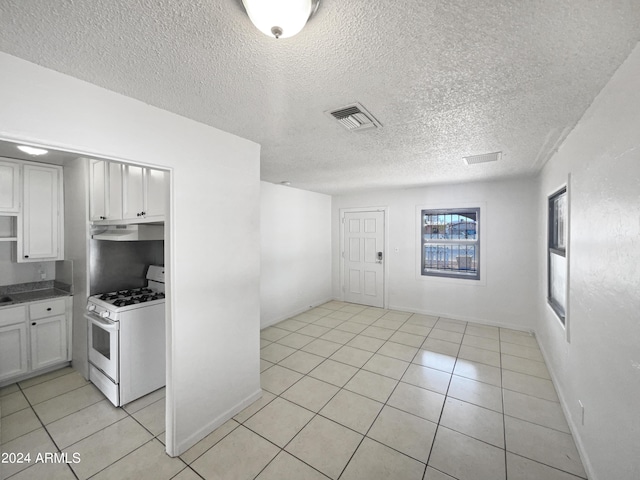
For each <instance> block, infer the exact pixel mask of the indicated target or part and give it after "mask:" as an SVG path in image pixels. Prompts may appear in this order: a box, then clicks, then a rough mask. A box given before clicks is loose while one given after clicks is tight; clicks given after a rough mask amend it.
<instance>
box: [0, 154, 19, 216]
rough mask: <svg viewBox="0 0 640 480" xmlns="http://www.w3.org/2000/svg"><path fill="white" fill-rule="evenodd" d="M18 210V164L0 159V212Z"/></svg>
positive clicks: (15, 212)
mask: <svg viewBox="0 0 640 480" xmlns="http://www.w3.org/2000/svg"><path fill="white" fill-rule="evenodd" d="M19 211H20V164H19V163H17V162H11V161H7V160H4V159H0V214H5V213H7V214H17V213H18V212H19Z"/></svg>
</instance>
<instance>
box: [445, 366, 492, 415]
mask: <svg viewBox="0 0 640 480" xmlns="http://www.w3.org/2000/svg"><path fill="white" fill-rule="evenodd" d="M501 393H502V392H501V390H500V388H498V387H495V386H493V385H489V384H488V383H482V382H476V381H475V380H470V379H468V378H464V377H458V376H457V375H454V376H453V377H451V383H450V384H449V391H448V392H447V394H448V395H449V396H450V397H453V398H457V399H458V400H463V401H465V402H468V403H473V404H474V405H478V406H480V407H484V408H488V409H490V410H493V411H495V412H499V413H502V395H501Z"/></svg>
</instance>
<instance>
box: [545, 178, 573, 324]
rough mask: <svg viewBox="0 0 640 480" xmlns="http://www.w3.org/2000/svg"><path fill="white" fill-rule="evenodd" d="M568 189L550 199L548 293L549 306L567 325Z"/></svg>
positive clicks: (560, 191)
mask: <svg viewBox="0 0 640 480" xmlns="http://www.w3.org/2000/svg"><path fill="white" fill-rule="evenodd" d="M567 215H568V209H567V189H566V187H565V188H563V189H561V190H559V191H558V192H556V193H554V194H553V195H551V196H550V197H549V245H548V252H549V253H548V265H547V270H548V277H549V278H548V280H549V281H548V293H547V299H548V301H549V305H551V308H553V310H554V311H555V312H556V314H557V315H558V317H559V318H560V321H561V322H562V324H563V325H564V324H565V316H566V305H567V233H568V216H567Z"/></svg>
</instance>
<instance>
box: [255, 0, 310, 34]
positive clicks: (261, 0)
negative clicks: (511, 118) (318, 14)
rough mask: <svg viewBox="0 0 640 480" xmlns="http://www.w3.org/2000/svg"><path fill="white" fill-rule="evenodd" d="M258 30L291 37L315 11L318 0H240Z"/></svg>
mask: <svg viewBox="0 0 640 480" xmlns="http://www.w3.org/2000/svg"><path fill="white" fill-rule="evenodd" d="M242 3H243V4H244V8H245V10H246V11H247V15H249V18H250V19H251V21H252V22H253V24H254V25H255V26H256V28H257V29H258V30H260V31H261V32H262V33H264V34H265V35H268V36H270V37H271V36H273V37H275V38H288V37H293V36H294V35H296V34H297V33H299V32H300V30H302V29H303V28H304V26H305V24H306V23H307V20H309V18H310V17H311V15H313V14H314V13H315V11H316V10H317V9H318V5H319V4H320V0H242Z"/></svg>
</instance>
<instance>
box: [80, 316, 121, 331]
mask: <svg viewBox="0 0 640 480" xmlns="http://www.w3.org/2000/svg"><path fill="white" fill-rule="evenodd" d="M85 318H87V319H88V320H89V321H90V322H92V323H95V324H100V325H101V326H102V327H104V329H105V330H113V331H117V330H118V322H110V321H109V320H105V319H104V318H102V317H98V316H97V315H91V314H90V313H87V314H85Z"/></svg>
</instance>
